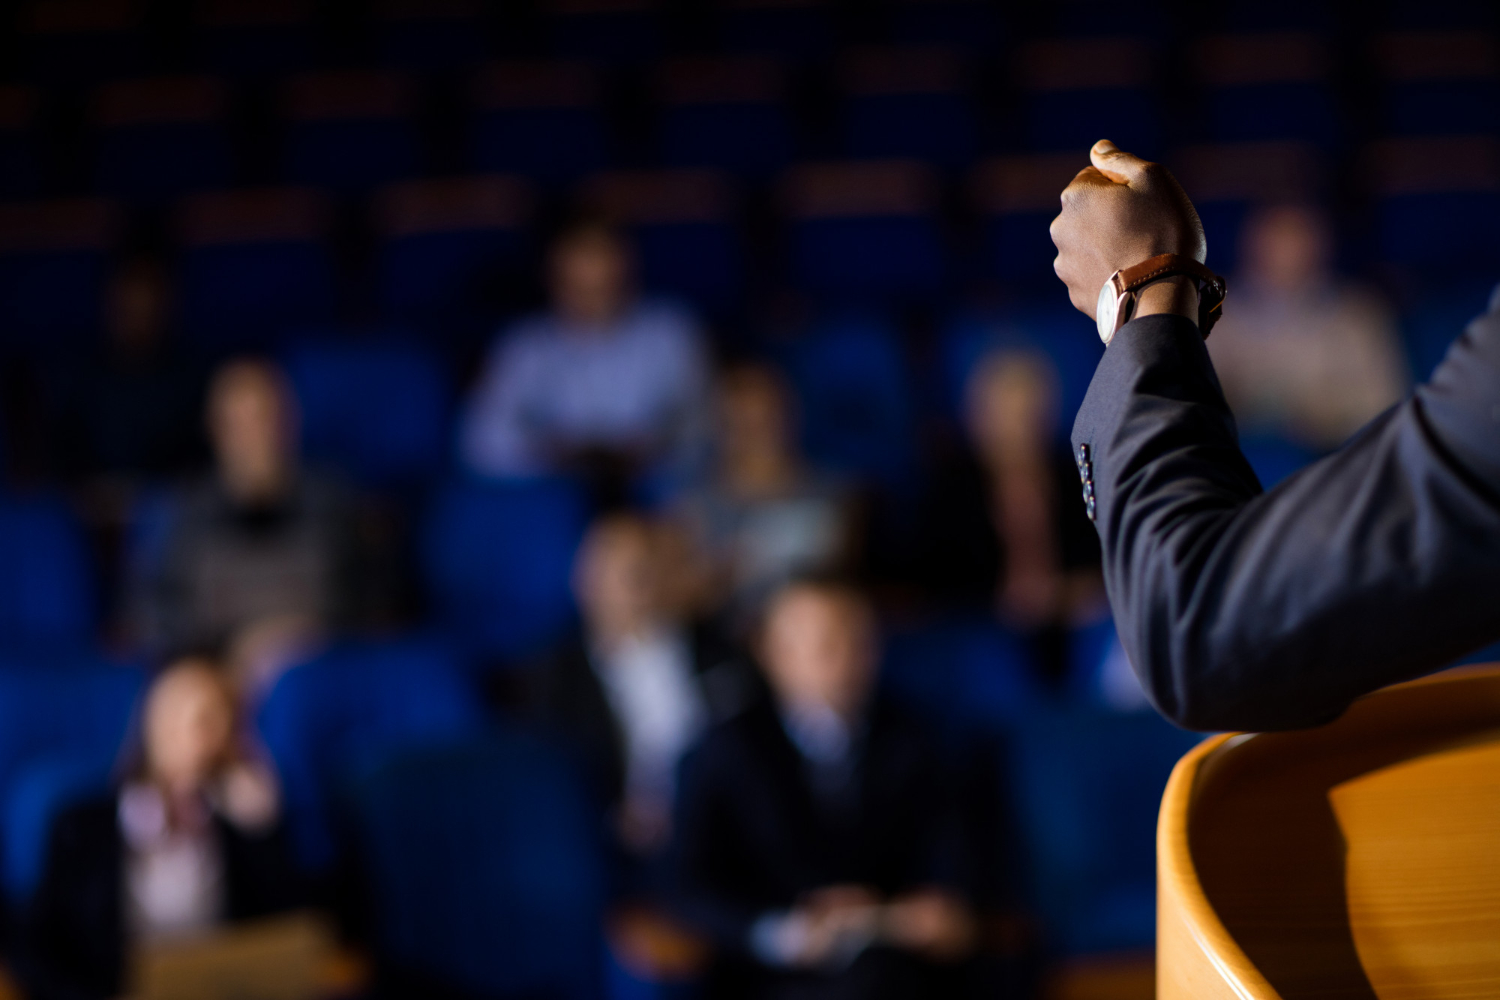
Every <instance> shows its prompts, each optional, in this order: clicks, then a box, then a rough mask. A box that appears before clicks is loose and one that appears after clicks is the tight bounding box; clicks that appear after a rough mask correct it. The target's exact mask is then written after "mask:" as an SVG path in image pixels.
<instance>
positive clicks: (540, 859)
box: [355, 731, 605, 1000]
mask: <svg viewBox="0 0 1500 1000" xmlns="http://www.w3.org/2000/svg"><path fill="white" fill-rule="evenodd" d="M355 803H356V816H357V825H358V833H359V839H360V847H361V851H360V855H361V860H362V862H363V865H364V872H365V878H366V881H367V882H368V884H369V886H370V891H371V896H372V903H373V905H372V910H373V918H374V919H373V924H374V933H375V938H376V942H377V948H378V952H379V954H380V955H381V959H382V964H383V966H384V968H383V970H382V971H383V973H384V976H383V978H384V979H385V980H387V981H388V985H389V986H391V987H392V988H393V989H395V990H396V992H397V993H399V995H431V994H432V993H433V992H436V991H437V990H439V989H448V990H459V991H462V992H463V995H464V996H472V997H494V998H499V997H552V998H558V1000H594V998H596V997H598V996H600V995H601V990H602V982H601V968H600V966H601V957H602V954H603V950H604V949H603V944H602V941H601V934H600V925H601V922H602V912H603V903H604V881H605V880H604V870H603V869H604V866H603V859H602V857H601V850H600V847H601V844H600V831H599V823H598V818H597V816H596V815H595V814H594V812H593V810H592V809H591V807H590V806H589V804H588V801H587V797H586V796H585V794H584V793H583V790H582V788H581V787H580V784H579V781H578V779H577V777H576V775H574V774H573V773H572V771H571V770H570V768H569V767H568V766H567V764H566V763H565V761H564V759H563V758H562V756H561V755H560V754H559V753H558V752H556V751H555V750H553V749H552V748H551V747H548V746H546V745H544V744H542V743H539V742H536V741H534V740H532V739H531V738H529V737H525V736H522V735H520V734H516V733H512V732H508V731H497V732H493V733H490V734H488V735H487V736H485V737H483V738H479V739H475V740H471V741H465V742H453V743H450V744H449V745H446V746H438V747H432V748H429V749H423V750H419V751H414V752H409V753H403V754H399V755H395V756H393V757H392V758H391V759H389V760H388V761H387V762H386V763H385V764H383V765H382V766H380V767H379V768H377V769H376V770H374V771H372V772H371V773H369V774H368V775H367V776H365V778H364V779H363V780H361V781H360V783H359V786H358V790H357V792H356V794H355ZM445 995H446V994H445Z"/></svg>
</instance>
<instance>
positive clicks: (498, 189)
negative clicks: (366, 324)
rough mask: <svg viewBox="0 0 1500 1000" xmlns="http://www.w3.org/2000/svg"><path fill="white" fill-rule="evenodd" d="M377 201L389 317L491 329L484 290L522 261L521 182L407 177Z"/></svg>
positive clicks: (427, 325) (452, 333) (444, 328)
mask: <svg viewBox="0 0 1500 1000" xmlns="http://www.w3.org/2000/svg"><path fill="white" fill-rule="evenodd" d="M376 204H377V210H376V217H377V228H378V230H379V236H380V250H379V261H380V263H379V267H380V282H379V294H380V298H381V305H382V309H383V311H384V313H385V316H386V318H387V319H389V320H391V321H393V322H397V323H402V324H408V325H411V326H413V327H415V328H416V329H419V330H423V331H431V332H435V333H440V334H442V335H444V336H447V337H450V338H451V337H457V336H461V335H474V334H477V333H479V332H481V331H487V328H488V326H489V325H490V321H491V320H492V317H491V316H490V315H489V310H488V309H487V308H486V305H487V302H486V292H487V291H488V290H489V288H490V287H492V286H493V285H495V284H497V283H498V282H499V281H500V279H502V278H504V277H506V276H508V275H514V274H515V273H516V272H517V271H518V270H519V269H520V268H522V267H523V266H525V257H524V251H525V250H526V249H527V248H528V246H529V242H528V239H527V233H526V230H525V224H526V222H527V221H528V214H529V208H530V196H529V192H528V191H527V189H526V186H525V185H524V183H523V182H520V181H518V180H516V179H514V178H509V177H504V176H487V177H469V178H460V179H452V180H441V181H408V182H406V183H403V184H397V185H393V186H392V187H389V188H386V189H385V190H383V191H381V192H380V196H379V198H378V200H377V203H376Z"/></svg>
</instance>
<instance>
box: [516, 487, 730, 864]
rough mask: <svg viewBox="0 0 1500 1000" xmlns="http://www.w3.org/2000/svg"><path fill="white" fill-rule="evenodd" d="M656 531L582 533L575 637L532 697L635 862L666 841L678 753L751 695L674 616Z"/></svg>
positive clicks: (612, 520) (724, 651) (616, 526)
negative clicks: (587, 774)
mask: <svg viewBox="0 0 1500 1000" xmlns="http://www.w3.org/2000/svg"><path fill="white" fill-rule="evenodd" d="M658 531H659V529H657V527H656V526H654V525H652V524H650V523H648V522H647V521H645V520H644V519H642V518H641V517H639V516H637V515H634V514H614V515H610V516H607V517H605V518H603V519H601V520H599V521H598V522H596V523H595V524H594V525H593V526H592V527H591V528H590V529H589V532H588V534H587V536H586V537H585V539H584V542H583V545H582V546H581V547H580V549H579V554H578V562H577V568H576V570H575V573H574V581H575V583H574V585H575V589H576V591H577V595H578V605H579V609H580V610H581V612H582V619H583V624H582V628H581V629H580V630H579V631H578V632H577V634H575V635H574V636H572V637H571V638H570V639H568V640H567V641H566V642H565V643H564V644H563V645H562V646H561V647H560V648H558V649H557V650H555V651H554V652H553V654H552V655H551V656H550V657H549V658H548V660H547V662H546V663H545V664H544V665H543V666H542V668H541V670H540V671H539V673H538V675H537V677H536V678H535V679H534V684H535V689H534V691H533V692H532V707H533V708H534V710H535V712H536V713H537V715H538V716H539V717H540V719H541V721H542V722H543V723H544V724H545V725H547V726H548V727H549V728H551V729H553V730H554V731H556V732H558V733H559V734H560V735H561V736H563V737H564V738H565V739H567V740H568V741H569V742H571V743H572V744H573V745H574V746H575V747H577V748H578V749H579V750H580V751H582V753H583V754H584V756H585V758H586V764H587V766H588V767H589V769H590V770H591V771H592V777H593V779H594V781H595V783H596V785H597V787H598V788H599V790H600V797H601V799H602V801H603V802H604V803H605V804H606V806H607V808H608V809H609V810H610V812H611V813H612V815H613V817H614V821H615V827H616V831H617V833H618V836H619V841H620V844H621V846H622V847H623V848H624V850H625V851H626V853H627V855H633V856H636V857H645V856H650V855H652V854H654V853H656V852H657V851H658V850H659V849H660V848H661V847H663V846H664V845H665V843H666V841H667V838H668V834H669V832H670V818H671V808H672V802H673V798H674V793H675V784H676V774H677V766H678V763H679V761H680V759H681V757H682V755H683V754H684V753H685V752H686V751H687V749H688V747H689V746H691V745H692V743H693V742H694V741H695V740H696V739H697V738H698V736H699V735H700V734H701V733H702V731H703V730H704V728H705V727H707V726H708V725H709V724H710V723H711V722H713V721H714V720H716V719H719V718H723V717H725V716H727V715H729V714H732V713H733V712H734V711H736V710H737V709H738V708H739V707H740V706H741V705H742V704H744V702H745V701H747V700H748V699H749V698H750V697H751V692H752V691H753V690H754V681H753V678H752V676H751V675H750V672H749V671H748V670H747V669H746V668H745V666H744V665H743V662H742V661H741V659H740V658H739V657H737V656H736V655H735V654H734V651H733V650H732V649H731V648H730V647H728V646H727V645H726V644H725V643H722V642H717V641H715V640H714V638H713V633H712V631H711V630H709V629H707V628H693V627H690V626H689V625H688V624H687V623H684V622H682V621H680V620H678V619H677V618H676V617H675V616H674V614H673V612H672V610H671V607H670V604H669V602H668V601H667V600H666V599H665V598H666V594H665V593H664V586H665V584H666V583H667V581H666V579H665V578H664V573H663V569H664V567H663V565H662V560H661V546H660V539H659V535H658Z"/></svg>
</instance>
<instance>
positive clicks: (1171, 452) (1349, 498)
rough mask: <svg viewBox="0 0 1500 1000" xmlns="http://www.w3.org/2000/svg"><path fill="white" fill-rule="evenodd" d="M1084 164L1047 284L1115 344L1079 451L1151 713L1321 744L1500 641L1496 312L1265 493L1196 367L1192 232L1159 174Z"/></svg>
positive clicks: (1079, 429)
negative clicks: (1381, 696) (1362, 702)
mask: <svg viewBox="0 0 1500 1000" xmlns="http://www.w3.org/2000/svg"><path fill="white" fill-rule="evenodd" d="M1092 161H1093V164H1092V166H1090V167H1088V168H1086V169H1084V170H1083V171H1082V172H1080V173H1079V174H1078V176H1077V177H1076V178H1075V179H1074V181H1073V183H1072V184H1070V185H1069V186H1068V188H1067V190H1065V191H1064V192H1063V195H1062V212H1061V214H1060V215H1059V216H1058V218H1057V220H1056V221H1055V222H1053V224H1052V237H1053V241H1054V242H1055V243H1056V244H1057V247H1058V256H1057V261H1056V265H1055V266H1056V270H1057V274H1058V276H1059V277H1060V278H1062V280H1063V281H1064V282H1065V283H1066V284H1067V286H1068V292H1069V297H1070V298H1071V300H1072V302H1073V304H1074V305H1075V306H1076V307H1077V308H1078V309H1079V310H1081V311H1082V312H1084V313H1087V314H1089V315H1096V309H1097V310H1099V312H1101V313H1104V314H1105V315H1104V316H1103V319H1102V320H1101V322H1100V330H1101V335H1105V336H1106V338H1107V343H1108V344H1109V347H1108V348H1107V350H1106V351H1105V354H1104V359H1103V361H1101V362H1100V365H1099V369H1098V371H1097V372H1096V373H1095V375H1094V380H1093V383H1092V385H1091V386H1090V387H1089V392H1088V396H1087V397H1086V399H1085V400H1084V404H1083V406H1082V408H1081V409H1080V411H1079V413H1078V418H1077V422H1076V423H1075V425H1074V428H1073V445H1074V453H1075V458H1076V459H1077V462H1078V466H1079V473H1080V476H1081V478H1082V480H1083V487H1084V497H1085V505H1086V507H1087V508H1088V510H1089V514H1090V516H1091V517H1092V518H1093V519H1094V521H1095V526H1096V528H1097V529H1098V531H1099V535H1100V538H1101V540H1102V542H1103V548H1104V569H1105V581H1106V585H1107V587H1108V590H1109V596H1110V601H1111V603H1112V604H1113V606H1114V611H1115V618H1116V622H1117V624H1118V626H1119V631H1120V638H1121V641H1122V642H1123V643H1124V646H1125V650H1126V652H1127V653H1128V654H1129V655H1130V659H1131V662H1132V663H1133V664H1134V665H1135V669H1136V672H1137V673H1138V674H1139V675H1140V678H1141V682H1142V684H1143V685H1144V686H1145V689H1146V691H1147V693H1148V694H1149V695H1150V696H1151V698H1152V700H1153V701H1154V702H1155V703H1156V705H1157V707H1158V708H1159V709H1160V710H1161V711H1162V712H1163V713H1164V714H1166V715H1167V716H1168V717H1169V718H1171V719H1173V720H1174V721H1176V722H1177V723H1179V724H1181V725H1183V726H1186V727H1189V728H1193V729H1257V730H1259V729H1287V728H1295V727H1299V726H1308V725H1315V724H1318V723H1320V722H1324V721H1327V720H1329V719H1331V718H1333V717H1335V716H1337V715H1338V714H1339V713H1340V712H1342V711H1343V710H1344V709H1345V708H1346V707H1347V706H1348V704H1349V702H1350V701H1351V700H1353V699H1354V698H1356V697H1357V696H1359V695H1361V694H1364V693H1366V692H1369V691H1372V690H1374V689H1375V688H1378V687H1381V686H1383V685H1386V684H1390V683H1393V682H1396V681H1400V680H1405V679H1407V678H1411V677H1415V676H1418V675H1420V674H1423V673H1426V672H1429V671H1432V670H1435V669H1438V668H1440V667H1442V666H1444V665H1445V664H1447V663H1450V662H1452V661H1453V660H1454V659H1455V658H1456V657H1458V656H1461V655H1463V654H1465V653H1467V652H1470V651H1472V650H1475V649H1478V648H1480V647H1483V646H1484V645H1486V644H1487V643H1490V642H1493V641H1495V640H1496V639H1500V301H1497V302H1496V303H1495V304H1494V305H1492V308H1491V311H1490V313H1489V314H1488V315H1486V316H1483V317H1481V318H1479V319H1477V320H1475V321H1474V323H1473V324H1471V325H1470V327H1469V328H1468V330H1467V331H1466V332H1465V333H1464V335H1463V336H1462V337H1460V338H1459V339H1458V341H1457V342H1456V343H1455V344H1454V345H1453V347H1452V349H1451V350H1450V352H1449V354H1448V357H1447V358H1446V360H1444V362H1443V363H1442V364H1441V365H1440V366H1439V367H1438V369H1437V371H1436V372H1435V373H1434V374H1433V377H1432V379H1431V380H1430V381H1429V382H1428V383H1427V384H1425V385H1422V386H1419V387H1418V388H1417V390H1416V393H1415V394H1414V395H1413V396H1412V397H1410V398H1408V399H1407V400H1405V401H1404V402H1402V403H1400V404H1399V405H1397V406H1395V407H1393V408H1392V409H1390V410H1389V411H1387V412H1386V413H1384V414H1382V415H1381V416H1380V417H1378V418H1376V419H1375V420H1374V421H1372V422H1371V423H1370V424H1369V425H1368V426H1367V427H1365V428H1364V429H1363V430H1362V431H1360V432H1359V434H1357V435H1356V436H1355V437H1354V439H1353V440H1351V441H1350V442H1349V443H1348V444H1346V445H1345V446H1344V447H1343V448H1342V449H1341V450H1339V451H1338V452H1336V453H1334V454H1333V455H1330V456H1328V457H1327V458H1325V459H1323V460H1322V461H1320V462H1317V463H1315V464H1314V465H1312V466H1310V467H1308V468H1306V469H1304V470H1302V471H1301V472H1300V473H1298V474H1297V475H1295V476H1293V477H1291V478H1290V479H1288V480H1287V481H1285V482H1283V483H1281V484H1280V485H1278V486H1277V487H1276V488H1275V489H1273V490H1270V491H1269V492H1263V491H1262V489H1261V486H1260V483H1259V482H1258V481H1257V479H1256V477H1255V474H1254V473H1253V472H1252V471H1251V469H1250V466H1249V465H1248V464H1247V463H1246V461H1245V458H1244V456H1243V455H1242V454H1241V453H1240V449H1239V446H1238V443H1237V439H1236V434H1235V426H1234V420H1233V417H1232V416H1231V414H1230V412H1229V408H1228V406H1227V405H1226V404H1225V402H1224V396H1223V394H1222V392H1221V391H1220V388H1219V383H1218V380H1217V378H1216V377H1215V375H1214V371H1213V366H1212V365H1211V364H1210V363H1209V358H1208V353H1207V351H1206V350H1205V349H1204V344H1203V331H1201V330H1200V324H1202V325H1207V323H1206V321H1207V320H1208V319H1209V315H1208V314H1207V313H1205V314H1204V315H1203V316H1202V317H1200V315H1199V313H1200V295H1202V294H1204V293H1205V290H1207V294H1208V295H1209V297H1211V298H1216V297H1217V296H1216V295H1214V294H1213V292H1212V286H1211V284H1210V283H1208V282H1206V281H1205V279H1204V275H1203V268H1202V267H1201V265H1202V262H1203V261H1204V260H1205V254H1206V246H1205V242H1204V237H1203V229H1202V226H1201V224H1200V223H1199V221H1198V216H1197V213H1196V212H1195V211H1194V210H1193V206H1192V204H1191V202H1189V201H1188V198H1187V196H1186V195H1185V194H1184V193H1183V191H1182V189H1181V188H1180V187H1179V186H1178V185H1177V182H1176V181H1175V180H1174V179H1173V178H1172V176H1171V174H1169V173H1168V172H1167V171H1166V169H1165V168H1163V167H1161V166H1159V165H1157V164H1153V163H1147V162H1145V161H1143V160H1140V159H1138V158H1137V157H1134V156H1131V155H1130V154H1128V153H1125V152H1122V151H1120V150H1118V149H1116V148H1115V147H1114V146H1113V144H1111V143H1108V142H1101V143H1099V144H1098V145H1096V146H1095V147H1094V149H1093V151H1092ZM1163 254H1171V255H1176V257H1174V258H1171V259H1170V260H1168V261H1167V263H1166V264H1165V265H1163V266H1162V267H1160V268H1150V269H1146V270H1144V271H1140V272H1137V271H1136V270H1135V269H1136V267H1137V265H1139V264H1141V263H1142V262H1144V261H1147V260H1150V259H1152V258H1155V257H1157V256H1158V255H1163ZM1182 258H1188V259H1189V260H1188V262H1187V263H1183V262H1182ZM1192 260H1196V261H1197V262H1198V267H1197V268H1196V270H1195V269H1194V268H1193V267H1192V266H1191V261H1192ZM1158 270H1160V271H1163V272H1164V274H1163V275H1162V277H1161V278H1159V279H1154V278H1153V276H1154V274H1155V272H1156V271H1158ZM1117 273H1118V274H1119V275H1121V276H1122V279H1121V280H1122V281H1123V280H1124V277H1126V276H1131V275H1134V276H1135V277H1134V279H1133V280H1140V279H1141V278H1144V279H1146V280H1147V281H1148V283H1145V284H1144V285H1138V286H1137V287H1136V288H1134V289H1132V290H1130V291H1128V292H1125V291H1123V290H1122V289H1121V284H1120V283H1117V282H1115V275H1116V274H1117ZM1107 282H1109V283H1111V284H1110V285H1109V287H1108V288H1106V283H1107ZM1101 289H1105V294H1101ZM1117 292H1118V293H1119V294H1117ZM1106 300H1107V301H1106ZM1233 303H1234V299H1233V296H1232V295H1231V296H1230V297H1229V299H1228V305H1227V307H1228V308H1231V309H1232V308H1233ZM1117 311H1118V312H1120V313H1121V314H1122V318H1123V314H1124V313H1127V312H1128V314H1129V317H1130V318H1129V320H1128V322H1125V323H1124V324H1123V325H1116V324H1114V323H1112V322H1110V320H1111V319H1112V317H1113V315H1114V314H1115V313H1116V312H1117ZM1111 335H1112V336H1111Z"/></svg>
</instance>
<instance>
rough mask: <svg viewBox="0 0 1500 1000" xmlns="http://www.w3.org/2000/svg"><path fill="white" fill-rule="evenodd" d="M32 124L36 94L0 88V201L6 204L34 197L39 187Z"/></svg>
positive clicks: (35, 138)
mask: <svg viewBox="0 0 1500 1000" xmlns="http://www.w3.org/2000/svg"><path fill="white" fill-rule="evenodd" d="M35 120H36V93H35V92H33V91H31V90H29V89H26V88H22V87H0V198H3V199H5V200H7V201H14V200H18V199H21V198H32V197H35V196H36V193H37V189H38V187H39V185H40V182H41V173H40V169H41V166H40V164H39V163H38V160H37V140H38V138H39V137H38V136H37V135H36V134H35V132H34V126H35Z"/></svg>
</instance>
